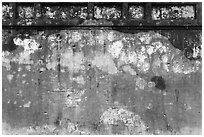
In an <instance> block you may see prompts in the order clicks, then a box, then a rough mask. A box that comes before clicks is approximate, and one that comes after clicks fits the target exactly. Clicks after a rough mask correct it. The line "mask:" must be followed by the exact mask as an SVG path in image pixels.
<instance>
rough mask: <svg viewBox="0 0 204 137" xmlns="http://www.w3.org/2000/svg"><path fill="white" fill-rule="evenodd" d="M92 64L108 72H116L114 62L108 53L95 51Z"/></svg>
mask: <svg viewBox="0 0 204 137" xmlns="http://www.w3.org/2000/svg"><path fill="white" fill-rule="evenodd" d="M92 64H93V65H95V66H96V67H98V68H100V69H101V70H102V71H104V72H107V73H109V74H115V73H117V72H118V70H117V68H116V66H115V63H114V61H113V60H112V58H111V56H110V55H109V54H103V53H96V55H95V57H94V59H93V60H92Z"/></svg>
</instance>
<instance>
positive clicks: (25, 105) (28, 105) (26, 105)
mask: <svg viewBox="0 0 204 137" xmlns="http://www.w3.org/2000/svg"><path fill="white" fill-rule="evenodd" d="M30 105H31V102H30V101H28V103H26V104H24V105H23V107H24V108H29V107H30Z"/></svg>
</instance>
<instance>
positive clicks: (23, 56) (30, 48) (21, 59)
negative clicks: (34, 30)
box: [12, 38, 40, 64]
mask: <svg viewBox="0 0 204 137" xmlns="http://www.w3.org/2000/svg"><path fill="white" fill-rule="evenodd" d="M13 41H14V43H15V44H16V45H18V46H22V47H23V48H24V51H23V52H20V53H19V55H18V56H16V57H14V58H13V59H12V61H15V62H18V63H19V64H33V60H31V56H30V55H31V54H32V53H34V52H35V51H36V50H38V47H39V45H40V44H39V43H37V42H36V41H35V40H34V39H32V38H30V39H24V40H21V39H20V38H14V40H13Z"/></svg>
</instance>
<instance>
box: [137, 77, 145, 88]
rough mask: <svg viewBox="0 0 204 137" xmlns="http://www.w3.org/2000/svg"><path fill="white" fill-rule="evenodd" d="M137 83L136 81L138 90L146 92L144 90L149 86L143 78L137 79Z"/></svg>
mask: <svg viewBox="0 0 204 137" xmlns="http://www.w3.org/2000/svg"><path fill="white" fill-rule="evenodd" d="M135 81H136V82H135V84H136V90H137V88H139V89H142V90H144V88H145V87H146V85H147V82H146V81H145V80H144V79H143V78H140V77H136V79H135Z"/></svg>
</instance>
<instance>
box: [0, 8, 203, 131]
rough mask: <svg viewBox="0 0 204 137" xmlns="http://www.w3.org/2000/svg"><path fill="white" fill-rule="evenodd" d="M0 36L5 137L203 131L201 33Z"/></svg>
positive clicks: (75, 32)
mask: <svg viewBox="0 0 204 137" xmlns="http://www.w3.org/2000/svg"><path fill="white" fill-rule="evenodd" d="M99 9H100V8H99ZM95 10H97V8H96V9H95ZM131 10H133V11H135V10H134V8H131ZM108 11H109V12H111V11H112V10H110V9H109V10H108ZM141 11H142V10H138V12H139V14H137V15H138V16H136V15H134V16H133V17H135V18H140V16H139V15H140V14H142V12H141ZM45 13H46V12H45ZM116 13H118V14H117V15H115V16H113V18H114V17H117V16H118V17H120V13H119V12H116ZM80 15H81V14H80ZM83 16H85V15H83ZM83 16H82V17H83ZM103 16H105V15H98V14H97V15H95V17H99V18H100V17H102V18H103ZM54 17H55V16H54ZM56 17H58V16H56ZM111 17H112V16H110V18H111ZM93 22H94V23H95V22H97V21H95V20H94V21H93ZM89 23H90V22H89ZM72 29H73V28H72ZM127 32H128V33H127ZM2 34H3V37H2V39H3V44H2V45H3V47H2V48H3V53H2V56H3V63H2V64H3V66H2V69H3V70H2V72H3V73H2V85H3V87H2V96H3V98H2V113H3V114H2V116H3V131H4V133H5V134H200V133H201V125H202V124H201V118H202V113H201V108H202V99H201V92H202V87H201V80H202V78H201V74H202V70H201V67H202V64H201V44H202V43H201V31H200V30H182V31H181V30H155V31H151V30H145V31H142V30H123V31H122V30H121V31H115V30H112V29H110V28H109V29H107V28H105V29H104V28H100V29H96V28H94V27H92V28H91V27H90V28H89V29H73V30H70V29H62V30H49V29H47V30H36V29H19V30H17V29H16V30H14V29H4V30H3V32H2ZM181 36H183V38H182V37H181ZM181 38H182V39H181Z"/></svg>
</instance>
